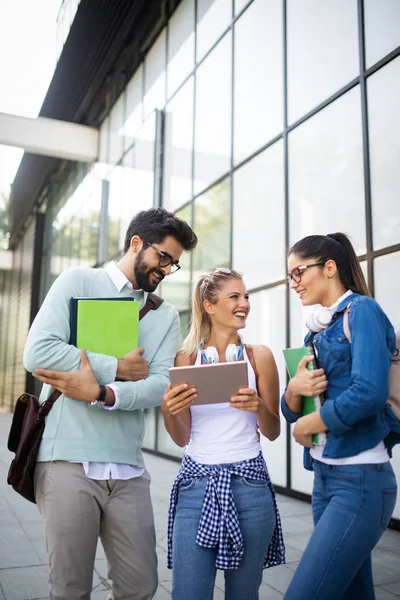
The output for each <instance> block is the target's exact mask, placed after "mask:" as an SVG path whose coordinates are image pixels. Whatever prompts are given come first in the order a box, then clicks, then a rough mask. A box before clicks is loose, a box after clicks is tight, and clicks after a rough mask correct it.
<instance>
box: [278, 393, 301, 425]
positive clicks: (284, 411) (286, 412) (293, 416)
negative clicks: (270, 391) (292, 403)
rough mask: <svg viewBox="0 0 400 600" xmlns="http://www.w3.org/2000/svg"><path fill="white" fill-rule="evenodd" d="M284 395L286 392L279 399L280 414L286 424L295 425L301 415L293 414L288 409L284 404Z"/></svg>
mask: <svg viewBox="0 0 400 600" xmlns="http://www.w3.org/2000/svg"><path fill="white" fill-rule="evenodd" d="M285 394H286V390H285V391H284V392H283V394H282V397H281V409H282V414H283V416H284V417H285V419H286V421H287V422H288V423H296V421H297V419H300V417H301V413H295V412H293V411H292V410H291V409H290V408H289V407H288V405H287V404H286V399H285Z"/></svg>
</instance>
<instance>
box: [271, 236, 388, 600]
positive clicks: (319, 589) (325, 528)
mask: <svg viewBox="0 0 400 600" xmlns="http://www.w3.org/2000/svg"><path fill="white" fill-rule="evenodd" d="M287 262H288V272H289V275H288V281H289V284H290V287H291V289H292V290H293V291H294V292H296V294H297V295H298V297H299V299H300V301H301V303H302V305H303V306H310V305H315V304H319V305H321V308H319V309H317V310H316V311H315V312H314V313H313V314H312V315H311V317H310V318H309V320H308V322H307V325H308V327H309V329H310V331H309V332H308V334H307V335H306V338H305V344H307V345H308V344H312V347H313V351H314V359H315V360H316V361H317V364H316V365H315V363H314V365H315V366H316V367H317V368H316V369H314V370H312V371H309V370H308V369H307V368H306V367H307V363H308V362H310V361H312V360H313V357H312V356H308V357H304V358H303V359H302V360H301V361H300V363H299V367H298V370H297V373H296V375H295V377H293V378H292V379H291V380H290V382H289V385H288V388H287V390H286V392H285V394H284V395H283V397H282V402H281V404H282V411H283V414H284V416H285V418H286V419H287V420H288V421H289V423H295V427H294V430H293V436H294V438H295V440H296V441H297V442H298V443H299V444H301V445H302V446H304V465H305V468H306V469H309V470H313V471H314V487H313V493H312V509H313V518H314V525H315V529H314V532H313V534H312V535H311V538H310V540H309V543H308V544H307V547H306V549H305V551H304V554H303V556H302V558H301V561H300V563H299V566H298V568H297V570H296V572H295V574H294V577H293V579H292V582H291V584H290V586H289V588H288V590H287V592H286V595H285V600H373V599H374V598H375V595H374V586H373V579H372V568H371V551H372V549H373V548H374V546H375V545H376V543H377V542H378V540H379V538H380V537H381V535H382V533H383V531H384V530H385V528H386V527H387V526H388V524H389V521H390V518H391V516H392V512H393V510H394V506H395V503H396V495H397V485H396V478H395V475H394V472H393V469H392V466H391V464H390V462H389V457H390V456H391V448H390V444H389V442H388V438H387V436H388V434H389V431H390V429H391V426H392V425H393V424H394V423H395V418H394V415H393V412H392V410H391V408H390V407H389V405H388V404H387V402H386V401H387V398H388V393H389V384H388V379H389V368H390V363H391V357H392V355H393V354H394V352H395V349H396V344H395V333H394V330H393V327H392V325H391V323H390V322H389V320H388V318H387V317H386V315H385V313H384V312H383V310H382V309H381V307H380V306H379V304H378V303H377V302H375V300H373V299H372V298H371V297H370V293H369V290H368V287H367V284H366V282H365V279H364V276H363V273H362V270H361V268H360V265H359V262H358V260H357V256H356V253H355V251H354V248H353V246H352V245H351V243H350V241H349V239H348V238H347V237H346V236H345V235H344V234H343V233H335V234H329V235H326V236H324V235H311V236H308V237H305V238H303V239H302V240H300V241H299V242H297V243H296V244H295V245H294V246H293V247H292V248H291V249H290V251H289V254H288V261H287ZM347 327H348V328H349V332H347ZM317 394H323V403H322V407H321V409H320V410H317V411H315V412H313V413H311V414H309V415H306V416H302V415H301V409H302V405H301V403H302V396H314V395H317ZM323 432H325V433H326V436H324V438H325V443H324V441H323V440H322V442H321V444H320V445H314V444H313V443H312V434H316V433H323Z"/></svg>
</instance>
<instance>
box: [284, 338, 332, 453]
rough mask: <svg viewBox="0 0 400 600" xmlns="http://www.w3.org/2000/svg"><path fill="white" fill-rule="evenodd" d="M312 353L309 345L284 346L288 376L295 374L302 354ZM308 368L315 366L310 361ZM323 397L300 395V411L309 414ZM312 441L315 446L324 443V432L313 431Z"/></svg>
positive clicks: (318, 406) (320, 403)
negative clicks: (299, 346) (298, 346)
mask: <svg viewBox="0 0 400 600" xmlns="http://www.w3.org/2000/svg"><path fill="white" fill-rule="evenodd" d="M312 353H313V350H312V348H311V347H310V346H302V347H301V348H286V349H285V350H284V351H283V356H284V357H285V362H286V367H287V370H288V373H289V377H290V378H292V377H294V376H295V375H296V371H297V367H298V366H299V362H300V361H301V359H302V358H303V356H309V355H310V354H312ZM307 368H308V369H309V370H312V369H314V368H315V366H314V365H313V363H312V362H309V363H308V365H307ZM322 401H323V398H322V397H321V395H317V396H302V413H303V415H309V414H310V413H312V412H315V411H316V410H319V409H320V408H321V405H322ZM312 441H313V443H314V444H316V445H317V446H321V445H324V444H325V443H326V433H314V435H313V436H312Z"/></svg>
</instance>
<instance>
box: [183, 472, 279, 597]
mask: <svg viewBox="0 0 400 600" xmlns="http://www.w3.org/2000/svg"><path fill="white" fill-rule="evenodd" d="M206 485H207V478H202V479H186V480H184V481H182V482H181V484H180V487H179V497H178V504H177V508H176V515H175V522H174V529H173V538H172V553H173V554H172V561H173V562H172V564H173V568H172V600H212V598H213V593H214V583H215V575H216V568H215V559H216V555H217V550H216V549H214V548H203V547H201V546H198V545H197V544H196V535H197V529H198V525H199V521H200V516H201V510H202V507H203V498H204V492H205V489H206ZM232 494H233V498H234V501H235V505H236V509H237V512H238V516H239V523H240V529H241V532H242V536H243V541H244V554H243V559H242V562H241V564H240V567H239V568H238V569H229V570H226V571H224V575H225V599H226V600H258V597H259V596H258V588H259V587H260V585H261V582H262V574H263V563H264V558H265V554H266V552H267V550H268V547H269V544H270V541H271V539H272V534H273V532H274V528H275V520H276V517H275V509H274V502H273V498H272V494H271V491H270V489H269V487H268V485H267V483H266V482H265V481H258V480H255V479H246V478H243V477H235V476H232Z"/></svg>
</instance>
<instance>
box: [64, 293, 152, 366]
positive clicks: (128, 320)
mask: <svg viewBox="0 0 400 600" xmlns="http://www.w3.org/2000/svg"><path fill="white" fill-rule="evenodd" d="M70 309H71V343H73V344H74V345H75V346H76V347H77V348H85V350H87V351H89V352H96V353H98V354H107V355H109V356H115V358H122V357H123V356H125V354H127V353H128V352H129V351H130V350H132V349H133V348H137V347H138V337H139V310H140V304H139V302H137V301H135V300H133V298H126V299H125V298H71V302H70Z"/></svg>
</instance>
